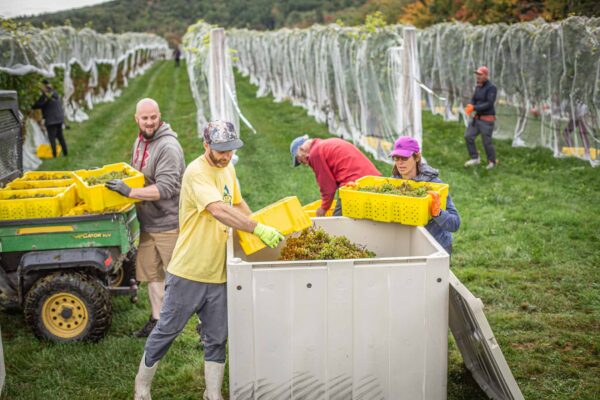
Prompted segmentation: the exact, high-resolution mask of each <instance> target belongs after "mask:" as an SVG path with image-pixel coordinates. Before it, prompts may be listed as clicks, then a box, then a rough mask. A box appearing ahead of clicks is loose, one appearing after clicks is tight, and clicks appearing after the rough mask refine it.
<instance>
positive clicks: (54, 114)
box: [31, 79, 68, 157]
mask: <svg viewBox="0 0 600 400" xmlns="http://www.w3.org/2000/svg"><path fill="white" fill-rule="evenodd" d="M42 84H43V87H42V94H41V95H40V98H39V99H38V101H37V102H35V104H34V105H32V106H31V108H33V109H41V110H42V116H43V117H44V125H45V126H46V132H48V139H50V146H51V147H52V156H53V157H56V139H58V142H59V143H60V146H61V147H62V151H63V154H64V155H65V156H66V155H67V154H68V150H67V142H66V141H65V137H64V136H63V122H64V120H65V113H64V111H63V108H62V103H61V100H60V97H59V96H58V92H57V91H56V90H55V89H54V88H53V87H52V85H50V82H48V80H47V79H44V80H43V81H42Z"/></svg>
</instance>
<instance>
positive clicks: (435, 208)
mask: <svg viewBox="0 0 600 400" xmlns="http://www.w3.org/2000/svg"><path fill="white" fill-rule="evenodd" d="M427 193H429V195H430V196H431V207H430V210H431V216H432V217H437V216H438V215H440V212H441V207H440V194H439V193H438V192H434V191H433V190H430V191H428V192H427Z"/></svg>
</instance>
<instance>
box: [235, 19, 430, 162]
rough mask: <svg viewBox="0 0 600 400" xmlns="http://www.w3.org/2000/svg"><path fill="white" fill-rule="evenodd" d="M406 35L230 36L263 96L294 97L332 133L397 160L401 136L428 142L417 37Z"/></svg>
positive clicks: (392, 31)
mask: <svg viewBox="0 0 600 400" xmlns="http://www.w3.org/2000/svg"><path fill="white" fill-rule="evenodd" d="M406 31H407V32H405V29H404V28H403V27H401V26H392V27H386V28H383V29H378V30H377V31H376V32H367V31H366V30H362V29H357V28H342V27H339V26H337V25H328V26H313V27H311V28H308V29H282V30H278V31H272V32H259V31H250V30H244V29H242V30H237V29H234V30H229V31H227V35H228V40H229V45H230V47H232V48H233V49H235V50H236V51H237V54H236V55H237V62H236V66H237V68H238V69H239V70H240V71H241V73H242V74H244V75H249V76H250V79H251V82H252V83H254V84H256V85H258V87H259V88H258V92H257V95H258V96H264V95H266V94H267V93H269V92H271V93H272V94H273V96H274V97H275V99H276V100H277V101H281V100H284V99H290V100H291V101H292V102H293V103H294V104H296V105H301V106H303V107H304V108H306V109H307V110H308V112H309V114H310V115H312V116H314V117H315V118H316V119H317V120H318V121H319V122H324V123H327V125H328V127H329V130H330V132H332V133H334V134H336V135H338V136H342V137H344V138H349V139H352V141H353V142H354V143H356V144H360V145H361V146H362V147H364V148H365V149H366V150H368V151H369V152H371V153H372V154H373V155H374V156H375V157H378V158H382V159H389V157H388V154H389V149H390V144H391V143H393V141H394V140H395V139H396V138H397V137H398V136H399V135H401V134H409V135H411V136H413V137H415V138H417V140H419V142H421V113H420V102H421V100H420V89H418V86H417V85H416V82H417V81H418V79H419V68H418V61H417V48H416V40H415V38H414V33H415V31H414V30H413V29H407V30H406ZM411 36H412V37H411ZM407 37H408V38H409V39H410V40H407V39H406V38H407ZM301 133H302V132H298V134H301Z"/></svg>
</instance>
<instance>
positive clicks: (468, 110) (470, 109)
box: [465, 104, 475, 117]
mask: <svg viewBox="0 0 600 400" xmlns="http://www.w3.org/2000/svg"><path fill="white" fill-rule="evenodd" d="M473 110H475V107H474V106H473V104H467V106H466V107H465V114H467V115H468V116H469V117H470V116H471V114H472V113H473Z"/></svg>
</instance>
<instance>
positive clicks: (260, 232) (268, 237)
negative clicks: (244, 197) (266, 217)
mask: <svg viewBox="0 0 600 400" xmlns="http://www.w3.org/2000/svg"><path fill="white" fill-rule="evenodd" d="M252 233H254V234H255V235H256V236H258V237H259V238H260V240H262V241H263V242H264V243H265V244H266V245H267V246H269V247H270V248H272V249H273V248H275V247H277V245H278V244H279V242H281V241H282V240H283V235H282V234H281V233H280V232H279V231H278V230H277V229H275V228H272V227H270V226H267V225H263V224H261V223H260V222H259V223H257V224H256V228H254V232H252Z"/></svg>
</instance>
